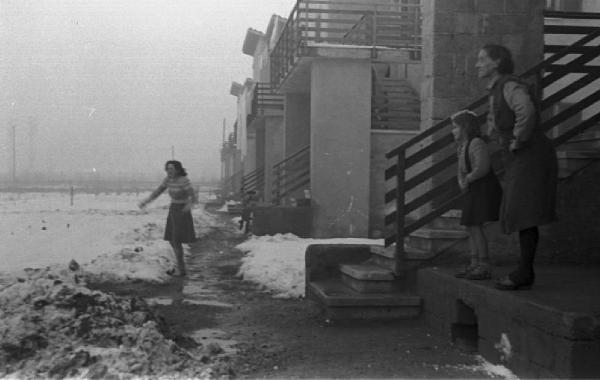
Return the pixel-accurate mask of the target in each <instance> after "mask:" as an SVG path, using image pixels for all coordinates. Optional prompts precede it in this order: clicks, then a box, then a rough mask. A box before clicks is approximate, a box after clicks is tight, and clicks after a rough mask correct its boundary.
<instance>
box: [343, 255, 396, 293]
mask: <svg viewBox="0 0 600 380" xmlns="http://www.w3.org/2000/svg"><path fill="white" fill-rule="evenodd" d="M340 272H341V273H342V282H343V283H344V284H346V286H348V287H350V288H352V289H354V290H355V291H357V292H359V293H390V292H391V291H392V290H393V289H394V280H395V277H394V273H393V272H392V271H391V270H390V269H388V268H385V267H381V266H379V265H377V264H375V263H373V262H370V261H368V262H366V263H363V264H342V265H340Z"/></svg>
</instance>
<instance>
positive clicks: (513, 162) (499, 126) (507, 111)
mask: <svg viewBox="0 0 600 380" xmlns="http://www.w3.org/2000/svg"><path fill="white" fill-rule="evenodd" d="M510 80H512V78H508V77H505V78H502V79H500V80H499V81H497V82H496V83H495V85H494V86H493V87H492V88H491V92H490V95H491V96H490V108H491V110H492V115H491V116H492V117H493V119H494V120H493V122H494V128H495V129H496V131H497V132H498V133H499V134H500V136H501V137H502V138H501V141H500V142H501V146H502V147H503V148H502V149H503V161H504V168H505V175H504V179H503V184H504V191H503V197H502V204H501V206H500V223H501V226H502V230H503V231H504V232H505V233H511V232H515V231H521V230H524V229H526V228H530V227H535V226H540V225H543V224H547V223H550V222H552V221H554V220H556V186H557V182H558V164H557V159H556V151H555V150H554V147H553V145H552V143H551V141H550V140H549V139H548V138H547V137H546V136H545V134H544V133H543V131H542V130H541V129H540V122H539V117H537V115H531V117H530V118H529V119H530V122H531V123H534V125H532V126H531V133H530V136H529V137H528V139H527V140H526V141H520V144H519V148H518V149H517V150H516V151H514V152H511V151H510V150H509V144H510V141H511V138H512V139H514V135H515V119H516V118H515V113H514V112H513V111H512V109H511V107H510V106H509V105H508V103H507V101H506V99H505V92H504V84H505V83H507V82H508V81H510Z"/></svg>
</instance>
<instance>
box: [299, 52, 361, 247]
mask: <svg viewBox="0 0 600 380" xmlns="http://www.w3.org/2000/svg"><path fill="white" fill-rule="evenodd" d="M350 79H351V80H350ZM310 106H311V117H310V129H311V134H310V146H311V151H310V157H311V158H310V159H311V167H310V181H311V192H312V206H313V233H314V235H315V237H367V236H368V227H369V226H368V225H369V166H370V144H371V140H370V139H371V134H370V128H371V117H370V116H371V63H370V61H368V60H348V59H345V60H342V59H317V60H315V61H313V63H312V66H311V103H310Z"/></svg>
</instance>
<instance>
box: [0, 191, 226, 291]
mask: <svg viewBox="0 0 600 380" xmlns="http://www.w3.org/2000/svg"><path fill="white" fill-rule="evenodd" d="M145 196H147V194H135V193H123V194H115V193H111V194H97V195H95V194H82V193H81V194H75V196H74V199H73V205H71V200H70V195H69V193H68V192H64V193H59V192H56V193H3V194H0V215H1V218H0V261H1V262H2V266H0V276H2V275H4V276H6V274H7V273H10V272H15V271H19V270H22V269H24V268H42V267H45V266H52V265H56V264H63V265H64V264H67V263H68V262H69V261H70V260H75V261H77V262H78V263H79V264H81V265H82V267H83V269H84V270H85V271H87V272H89V273H90V274H91V276H92V278H93V280H97V281H123V280H134V279H138V280H145V281H154V282H164V281H167V280H168V279H169V276H168V275H166V273H165V272H166V270H168V269H169V268H171V267H172V266H173V257H172V252H171V248H170V246H169V244H168V242H165V241H163V240H162V236H163V232H164V223H165V219H166V215H167V213H168V203H169V197H168V196H166V195H163V196H161V197H160V198H158V199H157V200H156V201H155V202H153V203H152V204H150V205H149V206H148V207H147V208H146V209H144V210H139V209H138V207H137V202H138V201H139V200H141V199H143V198H144V197H145ZM192 214H193V215H194V223H195V226H196V234H197V236H202V235H203V234H205V233H206V232H207V231H208V228H209V227H210V226H211V225H216V224H217V222H216V219H215V218H214V217H213V216H212V215H210V214H207V213H206V212H205V211H204V210H203V209H202V208H196V209H194V210H193V212H192Z"/></svg>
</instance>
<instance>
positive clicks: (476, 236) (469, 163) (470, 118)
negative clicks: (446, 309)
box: [451, 110, 502, 280]
mask: <svg viewBox="0 0 600 380" xmlns="http://www.w3.org/2000/svg"><path fill="white" fill-rule="evenodd" d="M451 120H452V126H453V128H452V134H453V135H454V139H455V140H456V142H457V145H458V149H457V154H458V176H457V177H458V184H459V187H460V189H461V191H463V192H464V193H465V195H464V201H463V206H462V216H461V219H460V224H461V225H464V226H465V227H466V228H467V231H468V233H469V245H470V248H471V262H470V264H469V265H468V266H467V267H466V268H465V270H463V271H462V272H460V273H457V274H456V277H460V278H467V279H469V280H487V279H490V278H491V277H492V271H491V263H490V257H489V252H488V242H487V239H486V236H485V232H484V230H483V224H484V223H485V222H492V221H497V220H498V219H499V212H500V202H501V201H502V187H501V186H500V182H499V181H498V178H497V177H496V174H495V173H494V170H493V169H492V167H491V159H490V152H489V148H488V146H487V144H486V143H485V141H483V139H482V138H481V130H480V127H479V122H478V121H477V115H476V114H475V113H474V112H472V111H469V110H464V111H460V112H458V113H456V114H454V115H452V117H451Z"/></svg>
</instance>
